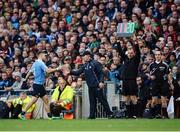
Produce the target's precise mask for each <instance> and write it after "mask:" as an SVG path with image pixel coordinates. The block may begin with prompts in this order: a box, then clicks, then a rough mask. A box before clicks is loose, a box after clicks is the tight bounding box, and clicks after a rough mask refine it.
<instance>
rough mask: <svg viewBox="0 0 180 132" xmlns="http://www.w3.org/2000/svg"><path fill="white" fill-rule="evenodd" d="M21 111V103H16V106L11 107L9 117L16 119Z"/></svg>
mask: <svg viewBox="0 0 180 132" xmlns="http://www.w3.org/2000/svg"><path fill="white" fill-rule="evenodd" d="M21 112H22V105H20V104H17V105H16V107H13V106H12V108H11V118H12V119H17V118H18V115H19V114H20V113H21Z"/></svg>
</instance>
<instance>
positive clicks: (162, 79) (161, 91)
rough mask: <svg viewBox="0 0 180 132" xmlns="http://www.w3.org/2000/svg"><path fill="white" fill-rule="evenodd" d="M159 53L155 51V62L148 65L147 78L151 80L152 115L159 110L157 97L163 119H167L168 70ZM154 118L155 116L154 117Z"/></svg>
mask: <svg viewBox="0 0 180 132" xmlns="http://www.w3.org/2000/svg"><path fill="white" fill-rule="evenodd" d="M161 55H162V53H161V51H159V50H157V51H155V61H154V62H153V63H152V64H150V75H149V78H150V79H151V80H152V103H151V107H152V114H154V112H153V111H157V110H156V109H160V106H158V97H160V98H161V107H162V113H161V116H162V117H163V118H166V117H167V110H166V109H167V96H168V94H169V85H168V78H167V76H168V74H169V68H168V65H167V64H166V63H165V62H162V60H161ZM154 116H156V115H154Z"/></svg>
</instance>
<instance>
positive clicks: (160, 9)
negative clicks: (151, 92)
mask: <svg viewBox="0 0 180 132" xmlns="http://www.w3.org/2000/svg"><path fill="white" fill-rule="evenodd" d="M179 11H180V1H179V0H0V90H6V91H11V90H18V89H29V90H31V89H32V81H33V76H31V77H30V78H29V79H28V80H27V82H26V83H24V82H23V80H22V78H24V77H25V76H26V74H27V72H28V71H29V69H30V68H31V66H32V63H33V62H34V60H35V59H36V53H37V52H38V51H43V50H45V51H46V52H47V53H48V56H47V60H46V65H47V66H50V67H53V68H55V67H57V66H59V64H60V65H64V64H66V65H68V66H69V68H71V69H77V68H79V67H80V66H81V65H82V64H83V59H82V55H83V53H84V51H86V50H88V51H90V52H91V53H92V58H93V59H95V60H97V61H99V62H100V63H101V64H102V66H103V71H104V75H105V80H106V81H109V80H110V81H114V83H116V85H117V87H120V82H121V78H120V75H121V71H122V65H123V62H122V59H121V58H122V56H121V53H120V51H122V52H124V53H126V51H127V48H128V47H129V46H132V45H134V43H136V44H138V45H139V48H140V52H141V62H140V66H139V71H138V73H139V76H140V77H142V79H143V82H144V84H145V85H146V86H147V87H150V86H151V80H150V79H149V78H148V74H149V65H150V64H151V63H152V62H153V61H154V55H153V51H154V50H156V49H160V50H161V51H162V53H163V54H162V60H163V61H164V62H166V63H167V64H168V66H169V68H170V70H171V72H170V76H171V77H172V78H174V79H176V75H177V73H178V69H179V68H180V33H179V27H180V17H179V13H180V12H179ZM127 22H134V23H135V33H134V34H133V36H131V37H119V36H118V35H117V25H118V23H127ZM62 72H63V71H62ZM61 74H62V73H61V72H58V71H57V72H55V73H53V74H49V75H47V79H46V89H53V88H55V85H56V84H57V79H58V77H59V76H60V75H61ZM64 76H65V78H66V79H67V81H68V83H69V84H70V85H72V87H74V88H80V87H81V85H82V80H84V78H83V76H79V77H75V76H72V75H67V74H65V75H64ZM117 93H120V90H119V89H117ZM170 93H171V92H170ZM178 97H179V95H178Z"/></svg>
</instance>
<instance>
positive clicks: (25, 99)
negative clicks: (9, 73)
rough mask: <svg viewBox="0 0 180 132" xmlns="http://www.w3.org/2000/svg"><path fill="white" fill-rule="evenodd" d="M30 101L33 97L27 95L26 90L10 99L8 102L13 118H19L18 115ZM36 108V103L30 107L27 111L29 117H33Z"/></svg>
mask: <svg viewBox="0 0 180 132" xmlns="http://www.w3.org/2000/svg"><path fill="white" fill-rule="evenodd" d="M30 101H31V97H29V96H27V94H26V92H21V93H20V96H19V97H18V98H16V99H13V100H11V101H8V103H9V104H10V106H11V118H13V119H16V118H18V115H19V114H20V113H21V112H22V110H23V109H24V108H25V107H26V105H27V104H28V103H29V102H30ZM34 108H35V104H34V105H32V106H31V107H30V108H29V109H28V111H27V113H26V117H27V119H31V118H32V112H33V110H34Z"/></svg>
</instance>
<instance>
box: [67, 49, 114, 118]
mask: <svg viewBox="0 0 180 132" xmlns="http://www.w3.org/2000/svg"><path fill="white" fill-rule="evenodd" d="M83 60H84V64H83V65H82V67H81V68H80V69H78V70H73V71H71V72H70V73H71V74H73V75H80V74H81V73H84V76H85V80H86V83H87V85H88V88H89V101H90V115H89V119H95V111H96V98H98V100H99V101H100V102H101V104H102V105H103V107H104V109H105V111H106V114H107V115H108V116H109V117H112V115H113V113H112V112H111V110H110V108H109V104H108V102H107V99H106V98H105V96H104V95H103V88H104V77H103V71H102V67H101V65H100V63H99V62H97V61H95V60H92V59H91V53H90V52H89V51H85V52H84V54H83Z"/></svg>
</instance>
